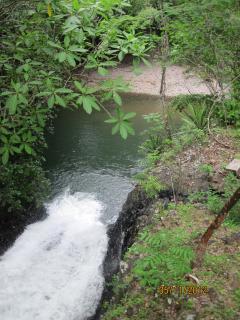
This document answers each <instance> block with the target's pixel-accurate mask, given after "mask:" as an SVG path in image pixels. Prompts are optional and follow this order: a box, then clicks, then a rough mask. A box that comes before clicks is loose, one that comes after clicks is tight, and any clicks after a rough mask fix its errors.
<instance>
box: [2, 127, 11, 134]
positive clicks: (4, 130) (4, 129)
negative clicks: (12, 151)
mask: <svg viewBox="0 0 240 320" xmlns="http://www.w3.org/2000/svg"><path fill="white" fill-rule="evenodd" d="M0 131H1V133H3V134H5V135H8V134H10V132H9V131H8V130H7V129H6V128H4V127H0Z"/></svg>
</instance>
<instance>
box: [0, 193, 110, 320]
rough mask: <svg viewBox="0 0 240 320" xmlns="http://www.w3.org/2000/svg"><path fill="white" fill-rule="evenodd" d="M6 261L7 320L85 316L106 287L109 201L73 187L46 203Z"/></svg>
mask: <svg viewBox="0 0 240 320" xmlns="http://www.w3.org/2000/svg"><path fill="white" fill-rule="evenodd" d="M46 209H47V212H48V217H47V218H46V219H45V220H44V221H39V222H37V223H34V224H32V225H29V226H28V227H27V228H26V230H25V231H24V232H23V234H22V235H21V236H20V237H19V238H18V239H17V240H16V242H15V244H14V245H13V246H12V247H11V248H10V249H9V250H8V251H7V252H6V253H5V254H4V255H3V256H2V257H1V260H0V274H1V280H0V318H1V320H16V319H18V320H76V319H77V320H84V319H87V318H88V317H89V316H91V315H92V314H94V312H95V309H96V307H97V304H98V302H99V299H100V297H101V293H102V290H103V283H104V279H103V275H102V267H101V265H102V262H103V259H104V256H105V253H106V250H107V242H108V239H107V233H106V226H105V225H104V224H103V223H102V222H101V221H100V217H101V214H102V212H103V209H104V208H103V205H102V204H101V203H100V202H99V201H97V200H96V199H95V198H94V196H93V195H91V194H87V193H80V192H78V193H74V194H72V195H71V194H70V193H69V191H67V192H65V193H64V194H62V195H60V196H58V197H57V198H55V199H54V200H53V201H52V202H51V203H49V204H48V205H46Z"/></svg>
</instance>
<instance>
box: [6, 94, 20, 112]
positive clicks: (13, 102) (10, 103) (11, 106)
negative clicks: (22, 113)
mask: <svg viewBox="0 0 240 320" xmlns="http://www.w3.org/2000/svg"><path fill="white" fill-rule="evenodd" d="M17 104H18V98H17V95H16V94H14V95H12V96H10V97H9V98H8V99H7V101H6V108H7V109H8V110H9V113H10V114H11V115H13V114H15V113H16V111H17Z"/></svg>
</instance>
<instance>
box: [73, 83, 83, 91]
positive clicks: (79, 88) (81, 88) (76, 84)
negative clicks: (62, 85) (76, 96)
mask: <svg viewBox="0 0 240 320" xmlns="http://www.w3.org/2000/svg"><path fill="white" fill-rule="evenodd" d="M74 85H75V87H76V88H77V89H78V90H79V91H80V92H82V90H83V86H82V84H81V82H79V81H74Z"/></svg>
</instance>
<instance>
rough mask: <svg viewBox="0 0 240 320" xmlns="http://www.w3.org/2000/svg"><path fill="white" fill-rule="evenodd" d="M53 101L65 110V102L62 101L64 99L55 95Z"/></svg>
mask: <svg viewBox="0 0 240 320" xmlns="http://www.w3.org/2000/svg"><path fill="white" fill-rule="evenodd" d="M55 100H56V103H57V104H59V105H60V106H61V107H64V108H66V102H65V101H64V99H63V98H62V97H60V96H58V95H57V94H55Z"/></svg>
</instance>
